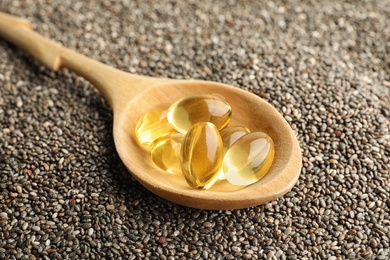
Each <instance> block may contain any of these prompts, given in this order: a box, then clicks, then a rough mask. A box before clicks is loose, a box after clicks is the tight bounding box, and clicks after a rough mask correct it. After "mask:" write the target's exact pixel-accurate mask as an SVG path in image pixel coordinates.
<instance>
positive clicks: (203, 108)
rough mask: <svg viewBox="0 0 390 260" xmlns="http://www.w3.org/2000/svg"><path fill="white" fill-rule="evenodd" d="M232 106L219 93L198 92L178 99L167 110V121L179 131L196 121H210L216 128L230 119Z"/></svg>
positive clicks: (182, 131)
mask: <svg viewBox="0 0 390 260" xmlns="http://www.w3.org/2000/svg"><path fill="white" fill-rule="evenodd" d="M231 114H232V108H231V107H230V105H229V104H228V103H227V102H226V100H225V99H224V98H223V97H222V96H220V95H213V94H199V95H193V96H189V97H185V98H182V99H179V100H178V101H176V102H175V103H173V104H172V105H171V106H170V108H169V111H168V121H169V123H170V124H171V125H172V127H173V128H174V129H175V130H176V131H178V132H180V133H183V134H185V133H187V131H188V130H189V129H190V128H191V127H192V126H193V125H194V124H196V123H200V122H210V123H213V124H214V125H215V126H216V127H217V129H218V130H221V129H223V128H224V127H225V126H226V125H227V124H228V123H229V121H230V117H231Z"/></svg>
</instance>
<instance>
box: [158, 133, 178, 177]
mask: <svg viewBox="0 0 390 260" xmlns="http://www.w3.org/2000/svg"><path fill="white" fill-rule="evenodd" d="M183 139H184V135H183V134H180V133H177V132H171V133H168V134H165V135H163V136H161V137H160V138H157V139H156V140H154V141H153V143H152V144H151V146H150V153H151V157H152V161H153V162H154V163H155V164H156V165H157V166H158V167H159V168H160V169H162V170H163V171H166V172H168V173H173V174H181V164H180V148H181V144H182V142H183Z"/></svg>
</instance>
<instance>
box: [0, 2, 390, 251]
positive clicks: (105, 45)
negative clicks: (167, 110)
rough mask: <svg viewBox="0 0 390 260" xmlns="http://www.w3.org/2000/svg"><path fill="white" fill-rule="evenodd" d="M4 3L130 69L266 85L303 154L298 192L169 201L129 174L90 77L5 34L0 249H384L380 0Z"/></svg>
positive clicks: (386, 51)
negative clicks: (248, 199) (195, 204)
mask: <svg viewBox="0 0 390 260" xmlns="http://www.w3.org/2000/svg"><path fill="white" fill-rule="evenodd" d="M0 11H2V12H8V13H10V14H14V15H17V16H21V17H24V18H26V19H28V20H29V21H30V22H31V23H32V24H33V27H34V29H35V30H37V31H38V32H40V33H41V34H43V35H45V36H47V37H49V38H51V39H53V40H56V41H58V42H61V43H62V44H63V45H65V46H67V47H69V48H71V49H74V50H77V51H78V52H80V53H83V54H85V55H87V56H89V57H92V58H94V59H97V60H100V61H102V62H104V63H106V64H108V65H111V66H114V67H117V68H119V69H122V70H125V71H129V72H132V73H137V74H141V75H149V76H156V77H170V78H195V79H204V80H213V81H219V82H223V83H227V84H231V85H234V86H237V87H240V88H243V89H246V90H248V91H251V92H253V93H255V94H259V95H260V96H261V97H263V98H264V99H265V100H267V101H268V102H270V103H271V104H272V105H274V106H275V107H276V108H277V109H278V110H279V111H280V112H281V113H282V114H283V115H284V117H285V119H286V120H287V121H288V122H289V123H290V124H291V126H292V128H293V129H294V131H295V133H296V135H297V137H298V140H299V142H300V145H301V149H302V154H303V169H302V174H301V176H300V178H299V181H298V183H297V184H296V185H295V187H294V188H293V190H292V191H291V192H289V193H288V194H286V195H285V196H283V197H282V198H280V199H277V200H274V201H272V202H270V203H267V204H265V205H261V206H257V207H252V208H248V209H242V210H231V211H205V210H197V209H191V208H186V207H182V206H179V205H175V204H172V203H170V202H167V201H165V200H163V199H160V198H158V197H157V196H155V195H153V194H151V193H150V192H149V191H147V190H146V189H145V188H143V187H142V186H141V185H140V184H138V183H137V182H136V181H135V180H134V179H132V178H131V176H130V175H129V174H128V173H127V172H126V170H125V168H124V166H123V165H122V163H121V161H120V160H119V158H118V156H117V154H116V152H115V147H114V143H113V140H112V132H111V127H112V116H111V111H110V109H109V107H108V105H107V104H106V103H105V101H104V100H103V99H102V97H101V96H100V95H99V94H98V93H97V91H96V90H94V89H93V88H92V87H91V85H90V84H89V83H88V82H87V81H85V80H83V79H82V78H80V77H78V76H76V75H75V74H73V73H71V72H69V71H67V70H61V71H59V72H53V71H50V70H49V69H47V68H45V67H43V66H41V65H40V64H38V63H37V62H36V61H35V60H33V59H32V58H31V57H30V56H28V55H27V54H25V53H23V52H22V51H21V50H19V49H17V48H16V47H14V46H13V45H11V44H8V43H6V42H5V41H4V40H2V39H0V173H1V174H0V259H99V258H102V259H135V258H144V259H147V258H148V259H185V258H194V259H202V258H203V259H221V258H225V259H237V258H239V259H265V258H267V259H388V258H389V256H390V249H389V243H390V241H389V240H390V239H389V233H390V230H389V229H390V217H389V207H390V199H389V194H390V188H389V187H390V183H389V171H390V169H389V164H390V131H389V127H390V121H389V118H390V2H389V1H380V0H377V1H331V0H326V1H289V0H288V1H281V0H275V1H206V0H202V1H194V0H192V1H173V0H170V1H168V0H160V1H152V0H147V1H141V0H139V1H126V0H123V1H108V0H106V1H72V0H67V1H60V0H53V1H49V0H46V1H45V0H36V1H34V0H28V1H20V0H2V1H1V2H0ZM240 116H245V115H240Z"/></svg>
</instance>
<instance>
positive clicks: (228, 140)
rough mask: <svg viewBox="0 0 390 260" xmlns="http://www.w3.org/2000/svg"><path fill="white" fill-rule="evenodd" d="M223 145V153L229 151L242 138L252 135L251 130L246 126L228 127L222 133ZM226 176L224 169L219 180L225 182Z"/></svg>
mask: <svg viewBox="0 0 390 260" xmlns="http://www.w3.org/2000/svg"><path fill="white" fill-rule="evenodd" d="M220 133H221V137H222V143H223V153H224V154H225V153H226V151H227V150H228V149H229V147H230V146H232V145H233V143H234V142H235V141H237V140H238V139H239V138H240V137H241V136H244V135H246V134H249V133H250V130H249V129H248V128H246V127H244V126H227V127H225V128H224V129H222V130H221V131H220ZM224 179H225V174H224V173H223V171H222V168H221V170H220V172H219V174H218V180H224Z"/></svg>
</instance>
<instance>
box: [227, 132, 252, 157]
mask: <svg viewBox="0 0 390 260" xmlns="http://www.w3.org/2000/svg"><path fill="white" fill-rule="evenodd" d="M249 133H250V131H249V129H248V128H246V127H244V126H228V127H226V128H224V129H222V130H221V137H222V143H223V150H224V152H226V151H227V149H228V148H229V147H230V146H232V144H233V143H234V142H235V141H237V140H238V138H240V137H241V136H243V135H246V134H249Z"/></svg>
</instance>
